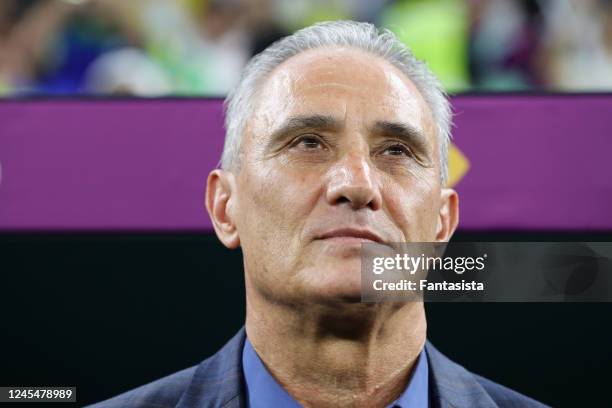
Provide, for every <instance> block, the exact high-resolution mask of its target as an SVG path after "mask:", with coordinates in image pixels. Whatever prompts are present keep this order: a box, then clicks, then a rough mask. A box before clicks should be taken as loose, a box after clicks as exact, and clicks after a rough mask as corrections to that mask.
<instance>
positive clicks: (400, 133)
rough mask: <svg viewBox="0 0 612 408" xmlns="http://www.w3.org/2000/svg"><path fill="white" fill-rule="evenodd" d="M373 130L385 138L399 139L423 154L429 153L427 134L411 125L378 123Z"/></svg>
mask: <svg viewBox="0 0 612 408" xmlns="http://www.w3.org/2000/svg"><path fill="white" fill-rule="evenodd" d="M372 130H373V131H374V132H375V133H378V134H381V135H383V136H386V137H393V138H396V139H399V140H401V141H403V142H404V143H406V144H408V145H409V146H412V147H413V148H414V149H416V150H418V151H420V152H421V153H424V154H427V153H428V152H429V148H428V146H429V143H427V137H426V136H425V134H424V133H423V132H422V131H421V130H420V129H418V128H416V127H414V126H412V125H410V124H409V123H400V122H388V121H377V122H376V123H375V124H374V126H373V128H372Z"/></svg>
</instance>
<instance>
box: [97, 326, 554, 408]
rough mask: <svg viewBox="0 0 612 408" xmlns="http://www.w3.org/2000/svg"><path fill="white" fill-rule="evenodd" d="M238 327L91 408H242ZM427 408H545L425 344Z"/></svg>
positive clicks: (242, 335)
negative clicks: (168, 370) (217, 343)
mask: <svg viewBox="0 0 612 408" xmlns="http://www.w3.org/2000/svg"><path fill="white" fill-rule="evenodd" d="M245 336H246V335H245V331H244V328H242V329H241V330H240V331H239V332H238V334H236V335H235V336H234V337H233V338H232V339H231V340H230V341H229V342H228V343H227V344H226V345H225V346H224V347H223V348H222V349H221V350H219V351H218V352H217V353H216V354H215V355H213V356H212V357H210V358H208V359H206V360H204V361H203V362H202V363H200V365H198V366H195V367H191V368H187V369H185V370H182V371H179V372H177V373H174V374H172V375H169V376H168V377H164V378H162V379H160V380H157V381H155V382H152V383H150V384H147V385H143V386H142V387H139V388H136V389H134V390H131V391H128V392H126V393H124V394H121V395H119V396H116V397H114V398H111V399H109V400H106V401H103V402H100V403H97V404H95V405H91V406H90V407H91V408H94V407H95V408H170V407H176V408H213V407H214V408H221V407H223V408H238V407H246V405H245V390H244V384H243V373H242V348H243V346H244V341H245V338H246V337H245ZM425 349H426V353H427V357H428V363H429V376H430V378H429V388H430V402H431V404H432V408H438V407H440V408H447V407H448V408H493V407H508V408H519V407H520V408H523V407H534V408H535V407H545V405H542V404H540V403H539V402H536V401H534V400H532V399H531V398H528V397H526V396H524V395H521V394H519V393H517V392H515V391H512V390H511V389H509V388H506V387H504V386H501V385H499V384H496V383H494V382H492V381H489V380H487V379H486V378H483V377H480V376H478V375H476V374H473V373H471V372H469V371H467V370H466V369H465V368H463V367H462V366H460V365H458V364H456V363H453V362H452V361H451V360H449V359H448V358H447V357H445V356H444V355H443V354H442V353H440V352H439V351H438V350H437V349H436V348H435V347H434V346H433V345H431V343H429V342H427V343H426V344H425ZM271 408H276V407H271Z"/></svg>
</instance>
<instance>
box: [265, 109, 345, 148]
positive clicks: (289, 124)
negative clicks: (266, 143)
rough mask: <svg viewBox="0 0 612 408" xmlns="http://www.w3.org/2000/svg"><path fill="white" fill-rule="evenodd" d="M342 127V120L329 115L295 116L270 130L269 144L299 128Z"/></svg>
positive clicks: (327, 128)
mask: <svg viewBox="0 0 612 408" xmlns="http://www.w3.org/2000/svg"><path fill="white" fill-rule="evenodd" d="M341 127H342V122H341V121H340V120H339V119H337V118H334V117H333V116H329V115H320V114H315V115H306V116H295V117H292V118H289V119H288V120H287V121H286V122H285V123H283V124H282V125H280V126H279V127H278V128H277V129H276V130H274V131H273V132H272V136H271V138H270V144H274V143H276V142H278V141H280V140H283V139H284V138H285V137H287V136H290V135H291V134H292V133H295V132H297V131H300V130H306V129H313V130H315V129H319V130H337V129H340V128H341Z"/></svg>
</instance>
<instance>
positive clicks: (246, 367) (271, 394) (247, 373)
mask: <svg viewBox="0 0 612 408" xmlns="http://www.w3.org/2000/svg"><path fill="white" fill-rule="evenodd" d="M242 368H243V371H244V380H245V384H246V396H247V407H249V408H270V407H275V408H276V407H279V408H300V407H301V405H300V404H299V403H298V402H297V401H296V400H294V399H293V397H292V396H291V395H289V393H288V392H287V391H285V389H284V388H283V387H282V386H281V385H280V384H279V383H278V382H276V380H275V379H274V377H272V375H271V374H270V373H269V372H268V369H267V368H266V367H265V366H264V364H263V362H262V361H261V359H260V358H259V356H258V355H257V353H256V352H255V349H253V346H252V345H251V343H250V342H249V339H248V338H247V339H246V341H245V342H244V348H243V349H242ZM428 407H429V367H428V365H427V357H426V355H425V349H423V351H421V354H419V357H418V362H417V365H416V368H415V369H414V370H413V372H412V376H411V377H410V381H409V382H408V386H407V387H406V389H405V390H404V392H402V395H400V397H399V398H398V399H397V400H396V401H395V402H393V403H392V404H391V405H389V408H428Z"/></svg>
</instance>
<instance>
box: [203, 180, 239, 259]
mask: <svg viewBox="0 0 612 408" xmlns="http://www.w3.org/2000/svg"><path fill="white" fill-rule="evenodd" d="M235 191H236V189H235V178H234V175H233V174H232V173H231V172H228V171H225V170H221V169H215V170H213V171H211V172H210V174H209V175H208V180H207V183H206V197H205V204H206V210H207V211H208V215H209V216H210V219H211V221H212V224H213V227H214V229H215V233H216V234H217V237H218V238H219V240H220V241H221V242H222V243H223V245H225V246H226V247H228V248H230V249H235V248H238V246H240V238H239V236H238V229H237V228H236V214H235V208H234V206H235V198H236V197H235V195H234V192H235Z"/></svg>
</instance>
